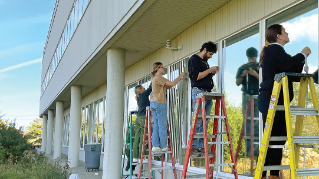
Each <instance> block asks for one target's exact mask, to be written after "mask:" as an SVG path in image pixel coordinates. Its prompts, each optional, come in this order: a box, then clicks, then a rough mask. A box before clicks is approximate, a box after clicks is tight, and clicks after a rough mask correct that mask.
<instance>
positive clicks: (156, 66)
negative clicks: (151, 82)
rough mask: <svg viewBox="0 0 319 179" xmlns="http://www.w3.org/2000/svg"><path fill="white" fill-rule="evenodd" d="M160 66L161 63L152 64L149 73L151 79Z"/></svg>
mask: <svg viewBox="0 0 319 179" xmlns="http://www.w3.org/2000/svg"><path fill="white" fill-rule="evenodd" d="M161 65H163V63H162V62H156V63H154V64H153V72H152V73H151V74H152V77H154V76H155V73H156V72H157V69H158V67H160V66H161Z"/></svg>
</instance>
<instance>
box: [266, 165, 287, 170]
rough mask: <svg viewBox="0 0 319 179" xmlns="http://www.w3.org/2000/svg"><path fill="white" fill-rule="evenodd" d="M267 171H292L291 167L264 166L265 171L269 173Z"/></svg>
mask: <svg viewBox="0 0 319 179" xmlns="http://www.w3.org/2000/svg"><path fill="white" fill-rule="evenodd" d="M267 170H290V165H271V166H264V171H267Z"/></svg>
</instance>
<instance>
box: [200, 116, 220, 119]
mask: <svg viewBox="0 0 319 179" xmlns="http://www.w3.org/2000/svg"><path fill="white" fill-rule="evenodd" d="M198 118H202V115H198ZM215 118H216V119H225V118H226V117H225V116H217V115H206V119H215Z"/></svg>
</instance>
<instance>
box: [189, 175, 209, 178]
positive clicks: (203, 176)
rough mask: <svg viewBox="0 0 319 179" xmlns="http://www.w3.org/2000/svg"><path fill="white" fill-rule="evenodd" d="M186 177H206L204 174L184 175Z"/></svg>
mask: <svg viewBox="0 0 319 179" xmlns="http://www.w3.org/2000/svg"><path fill="white" fill-rule="evenodd" d="M186 178H206V174H198V175H186Z"/></svg>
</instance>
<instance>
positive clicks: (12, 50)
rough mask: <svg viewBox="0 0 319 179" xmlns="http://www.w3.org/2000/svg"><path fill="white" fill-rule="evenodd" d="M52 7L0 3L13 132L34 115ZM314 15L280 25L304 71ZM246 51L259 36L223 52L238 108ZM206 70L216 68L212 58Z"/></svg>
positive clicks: (0, 67) (4, 84) (1, 104)
mask: <svg viewBox="0 0 319 179" xmlns="http://www.w3.org/2000/svg"><path fill="white" fill-rule="evenodd" d="M54 5H55V0H27V1H26V0H0V27H1V28H0V39H1V41H0V84H1V88H0V110H1V114H2V115H3V114H4V115H5V116H4V118H5V119H9V120H13V119H16V122H17V123H18V125H19V126H22V125H23V126H27V125H28V124H29V123H30V122H32V120H34V119H36V118H37V117H38V115H39V98H40V84H41V83H40V81H41V60H42V53H43V48H44V44H45V40H46V37H47V33H48V30H49V25H50V21H51V17H52V13H53V9H54ZM317 14H318V12H317V10H313V11H310V12H308V13H305V14H302V15H301V16H298V17H296V18H294V19H291V20H289V21H287V22H284V23H283V25H284V27H285V28H286V30H287V32H288V33H289V38H290V43H288V44H287V45H285V50H286V51H287V52H288V53H289V54H292V55H294V54H296V53H298V52H300V51H301V50H302V48H303V47H305V46H309V47H310V48H311V49H312V53H311V55H310V56H309V58H308V62H309V66H310V71H314V70H315V69H316V68H317V66H318V60H317V59H318V50H317V49H318V15H317ZM207 40H210V39H207ZM251 46H253V47H255V48H257V49H258V51H260V49H259V34H255V35H252V36H251V37H249V38H246V39H244V40H242V41H240V42H237V43H235V44H233V45H231V46H228V47H227V48H226V67H225V69H224V71H223V72H224V74H225V89H226V93H227V94H228V95H229V99H231V101H232V102H234V103H235V104H236V105H240V103H241V91H240V88H241V86H236V84H235V75H236V72H237V68H238V67H239V66H240V65H242V64H243V63H246V62H247V61H246V60H247V58H246V56H245V51H246V49H247V48H249V47H251ZM257 61H259V59H257ZM209 64H210V65H211V66H214V65H216V64H217V54H215V55H214V56H213V58H212V59H210V60H209ZM215 82H216V81H215ZM129 98H130V102H129V106H130V107H129V110H131V109H136V101H135V99H134V91H133V90H130V95H129Z"/></svg>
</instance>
